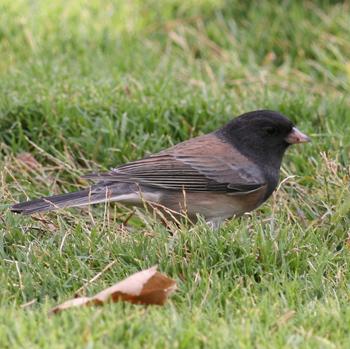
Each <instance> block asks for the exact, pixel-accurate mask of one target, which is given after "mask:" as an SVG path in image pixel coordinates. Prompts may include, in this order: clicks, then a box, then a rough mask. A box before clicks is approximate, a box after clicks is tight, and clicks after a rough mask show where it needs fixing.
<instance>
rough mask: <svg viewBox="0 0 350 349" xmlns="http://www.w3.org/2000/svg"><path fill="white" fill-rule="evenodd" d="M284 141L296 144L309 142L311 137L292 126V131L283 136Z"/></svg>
mask: <svg viewBox="0 0 350 349" xmlns="http://www.w3.org/2000/svg"><path fill="white" fill-rule="evenodd" d="M285 141H286V142H287V143H289V144H297V143H307V142H310V141H311V139H310V138H309V137H308V136H307V135H306V134H304V133H302V132H301V131H299V130H298V129H297V128H296V127H293V128H292V131H290V132H289V134H288V136H287V137H286V138H285Z"/></svg>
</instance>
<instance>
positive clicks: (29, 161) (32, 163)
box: [16, 153, 41, 170]
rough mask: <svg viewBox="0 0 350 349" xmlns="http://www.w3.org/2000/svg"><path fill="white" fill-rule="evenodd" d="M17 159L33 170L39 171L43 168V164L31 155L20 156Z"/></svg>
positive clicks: (23, 154)
mask: <svg viewBox="0 0 350 349" xmlns="http://www.w3.org/2000/svg"><path fill="white" fill-rule="evenodd" d="M16 159H17V160H19V161H20V162H21V163H22V164H24V165H26V166H27V167H29V168H30V169H31V170H37V169H38V168H40V167H41V164H40V163H39V162H38V161H37V160H36V159H35V158H34V156H33V155H32V154H30V153H21V154H18V155H17V156H16Z"/></svg>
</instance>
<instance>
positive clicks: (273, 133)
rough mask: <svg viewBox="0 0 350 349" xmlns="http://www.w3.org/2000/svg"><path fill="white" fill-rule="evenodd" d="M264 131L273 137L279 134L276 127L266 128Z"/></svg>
mask: <svg viewBox="0 0 350 349" xmlns="http://www.w3.org/2000/svg"><path fill="white" fill-rule="evenodd" d="M264 131H265V133H266V134H267V135H269V136H273V135H275V134H276V133H277V128H276V127H265V128H264Z"/></svg>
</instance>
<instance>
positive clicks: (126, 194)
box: [11, 110, 309, 225]
mask: <svg viewBox="0 0 350 349" xmlns="http://www.w3.org/2000/svg"><path fill="white" fill-rule="evenodd" d="M308 141H309V138H308V137H307V136H306V135H305V134H303V133H301V132H300V131H299V130H298V129H297V128H296V127H295V126H294V125H293V123H292V122H291V121H290V120H288V119H287V118H286V117H285V116H283V115H281V114H280V113H277V112H274V111H270V110H257V111H253V112H249V113H246V114H243V115H241V116H239V117H237V118H235V119H233V120H232V121H230V122H229V123H228V124H226V125H225V126H223V127H222V128H220V129H219V130H217V131H214V132H212V133H209V134H206V135H204V136H199V137H196V138H193V139H190V140H188V141H185V142H182V143H179V144H177V145H175V146H173V147H171V148H169V149H166V150H163V151H161V152H160V153H158V154H155V155H151V156H148V157H146V158H143V159H141V160H136V161H132V162H129V163H127V164H124V165H121V166H119V167H117V168H115V169H113V170H111V171H110V172H107V173H101V174H92V175H88V176H86V178H88V179H91V180H93V181H95V182H96V184H94V185H92V186H91V187H90V188H88V189H85V190H81V191H77V192H73V193H67V194H62V195H54V196H50V197H46V198H42V199H37V200H33V201H27V202H23V203H19V204H16V205H14V206H12V207H11V210H12V211H13V212H17V213H23V214H31V213H35V212H42V211H50V210H55V209H58V208H65V207H77V206H84V205H88V204H95V203H100V202H106V201H118V202H121V203H124V204H130V205H144V202H145V201H146V202H150V203H155V204H160V205H162V206H164V207H166V208H168V209H170V210H172V211H176V212H181V211H183V210H185V211H186V213H187V215H188V217H189V218H190V219H195V218H196V216H197V214H200V215H202V216H204V218H205V219H206V220H207V221H209V222H211V223H212V224H213V225H217V224H218V223H220V222H221V221H223V220H225V219H226V218H230V217H232V216H239V215H241V214H243V213H244V212H249V211H251V210H254V209H255V208H256V207H258V206H259V205H261V204H262V203H263V202H264V201H265V200H266V199H267V198H268V197H269V196H270V195H271V193H272V192H273V191H274V189H275V188H276V186H277V183H278V178H279V171H280V166H281V161H282V157H283V154H284V152H285V150H286V149H287V148H288V146H289V145H290V144H294V143H304V142H308Z"/></svg>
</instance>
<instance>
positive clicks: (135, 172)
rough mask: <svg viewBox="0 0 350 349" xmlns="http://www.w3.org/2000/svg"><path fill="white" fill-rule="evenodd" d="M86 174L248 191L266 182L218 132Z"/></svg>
mask: <svg viewBox="0 0 350 349" xmlns="http://www.w3.org/2000/svg"><path fill="white" fill-rule="evenodd" d="M219 154H220V155H219ZM85 178H89V179H94V180H103V181H110V182H128V183H138V184H140V185H147V186H151V187H157V188H163V189H172V190H186V191H211V192H227V193H247V192H251V191H255V190H257V189H259V188H261V187H262V186H264V185H265V181H264V179H263V176H262V174H261V171H260V170H259V168H258V167H257V166H256V165H255V164H254V163H252V162H251V161H249V160H248V159H247V158H246V157H244V156H243V155H242V154H240V153H239V152H238V151H236V150H235V149H233V148H232V146H231V145H229V144H227V143H224V142H223V141H221V140H220V139H218V138H217V137H216V136H215V135H214V134H209V135H205V136H201V137H197V138H194V139H191V140H189V141H186V142H183V143H180V144H178V145H176V146H174V147H172V148H170V149H167V150H164V151H162V152H160V153H158V154H155V155H152V156H149V157H147V158H144V159H141V160H137V161H133V162H130V163H127V164H125V165H121V166H119V167H117V168H115V169H113V170H112V171H110V172H108V173H102V174H96V175H95V174H93V175H88V176H86V177H85Z"/></svg>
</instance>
